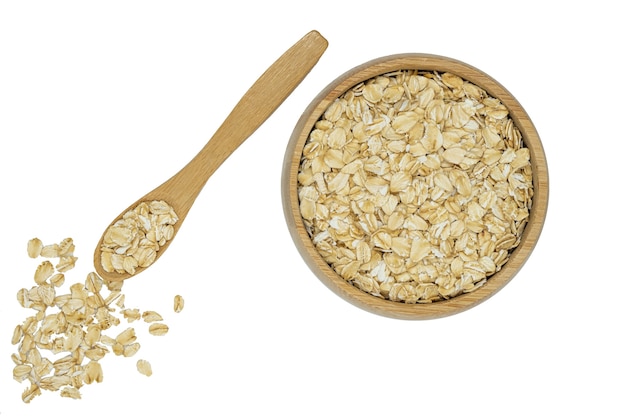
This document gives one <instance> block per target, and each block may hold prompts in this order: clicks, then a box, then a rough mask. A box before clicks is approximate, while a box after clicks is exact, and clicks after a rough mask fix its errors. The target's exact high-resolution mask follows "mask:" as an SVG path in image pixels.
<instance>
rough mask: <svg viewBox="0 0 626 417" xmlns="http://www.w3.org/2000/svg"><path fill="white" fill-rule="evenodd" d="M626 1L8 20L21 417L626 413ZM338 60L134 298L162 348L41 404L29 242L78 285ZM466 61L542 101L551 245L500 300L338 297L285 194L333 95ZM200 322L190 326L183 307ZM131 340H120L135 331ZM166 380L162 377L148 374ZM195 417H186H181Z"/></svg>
mask: <svg viewBox="0 0 626 417" xmlns="http://www.w3.org/2000/svg"><path fill="white" fill-rule="evenodd" d="M616 4H617V3H616V2H610V1H605V0H597V1H594V2H591V3H590V2H582V1H572V2H556V1H545V0H544V1H524V2H504V1H481V2H467V1H454V0H449V1H446V2H437V1H428V2H425V1H413V0H412V1H403V0H398V1H393V2H385V1H345V2H341V1H337V0H333V1H327V0H318V1H316V2H309V3H302V4H299V3H297V2H277V1H259V2H256V1H255V2H253V1H248V2H245V1H237V0H231V1H225V2H220V3H217V2H215V3H214V2H209V1H204V2H200V1H196V2H192V1H177V2H173V1H172V2H166V1H132V0H130V1H107V2H87V1H39V2H37V1H2V2H0V181H1V182H0V184H1V190H0V192H1V194H0V195H1V197H0V198H1V199H2V204H0V219H1V220H2V227H1V229H0V233H1V236H2V237H1V238H0V257H1V261H2V262H1V265H2V272H1V275H2V276H1V278H0V280H1V282H2V290H0V387H1V388H0V417H5V416H6V417H14V416H30V415H43V413H48V415H50V414H49V413H53V414H56V413H68V414H71V415H87V414H86V413H89V415H93V416H105V415H106V416H109V415H122V416H125V415H133V414H135V413H141V414H143V415H151V414H153V413H158V414H155V415H174V413H184V414H186V415H219V416H231V415H232V416H242V415H274V416H309V415H311V416H319V415H331V416H335V415H336V416H339V415H359V416H374V415H377V416H380V415H394V414H407V415H423V414H424V413H428V414H429V415H444V416H447V415H458V414H460V413H463V415H469V416H478V415H480V416H502V415H569V414H571V413H574V412H575V413H577V415H601V416H623V415H624V414H625V413H626V404H625V403H624V400H623V398H622V397H623V396H624V392H625V388H626V383H625V375H626V356H625V353H624V352H625V350H626V344H625V342H624V341H623V340H624V339H623V338H622V337H621V336H622V334H623V333H624V318H625V313H626V309H625V307H624V297H625V295H624V292H625V290H626V283H625V282H624V278H625V277H624V269H625V268H624V250H623V242H624V233H625V231H626V230H625V228H624V206H623V203H622V200H621V199H620V197H621V194H623V191H624V165H625V164H624V162H625V158H626V144H625V140H626V138H625V137H624V136H625V135H624V131H625V128H624V97H625V96H626V83H625V81H624V80H625V78H624V75H623V71H622V68H623V66H622V64H621V59H622V58H623V55H624V50H623V39H624V36H625V35H626V31H625V30H624V25H623V22H622V20H621V19H620V16H622V14H621V12H619V11H618V10H617V9H616V7H617V6H616ZM312 29H317V30H318V31H320V32H321V33H322V34H323V35H324V36H325V37H326V38H327V39H328V41H329V44H330V45H329V48H328V50H327V52H326V53H325V55H324V56H323V57H322V59H321V60H320V62H319V63H318V65H317V66H316V67H315V68H314V69H313V71H312V72H311V73H310V74H309V76H308V77H307V78H306V79H305V80H304V81H303V82H302V84H301V85H300V87H299V88H298V89H297V90H296V91H295V92H294V93H293V94H292V95H291V96H290V97H289V98H288V99H287V100H286V102H285V103H284V105H283V106H282V107H280V108H279V109H278V110H277V111H276V112H275V113H274V115H273V116H272V117H271V119H270V120H268V121H267V122H266V123H265V124H264V125H263V126H262V127H261V128H260V129H259V130H258V131H257V132H256V133H255V134H254V135H253V136H252V137H251V138H250V139H249V140H248V141H247V142H246V143H245V144H244V145H242V146H241V147H240V148H239V149H238V150H237V151H236V152H235V153H234V154H233V155H232V157H231V158H230V159H229V160H228V161H226V163H225V164H224V165H223V166H222V167H221V168H220V170H219V171H218V172H217V173H216V174H215V175H214V176H213V177H212V178H211V179H210V181H209V183H208V184H207V185H206V187H205V188H204V190H203V192H202V194H201V195H200V197H199V198H198V200H197V202H196V204H195V206H194V208H193V209H192V211H191V213H190V215H189V217H188V218H187V220H186V222H185V224H184V225H183V228H182V230H181V232H180V233H179V235H178V237H177V238H176V242H175V244H174V245H172V247H171V248H170V249H169V251H168V253H167V254H166V255H165V256H164V257H163V258H162V259H161V260H160V261H159V262H158V263H157V264H155V265H154V266H153V268H152V269H151V270H150V271H147V272H145V273H143V274H141V275H140V276H138V277H136V278H134V279H132V280H130V281H127V283H126V284H125V288H124V290H125V293H126V305H127V306H129V307H138V308H141V309H154V310H157V311H159V312H161V313H162V314H163V315H164V316H165V319H166V322H167V323H168V324H169V325H170V328H171V330H170V333H169V334H168V335H166V336H165V337H162V338H155V337H153V336H150V335H144V334H141V335H140V340H139V341H140V342H141V343H142V349H141V351H140V353H138V354H137V356H136V357H135V358H132V359H124V358H120V357H114V356H113V355H110V356H108V357H107V358H105V359H104V360H103V362H102V363H103V369H104V378H105V379H104V382H103V383H101V384H97V385H96V384H94V385H91V386H86V387H85V388H84V389H83V390H82V394H83V399H82V400H80V401H75V400H70V399H66V398H60V397H59V396H58V393H51V392H44V394H43V395H42V396H40V397H38V398H36V399H35V400H34V401H33V402H32V403H31V404H28V405H25V404H23V403H22V401H21V392H22V391H23V390H24V389H25V388H26V384H19V383H17V382H16V381H14V380H13V379H12V373H11V372H12V367H13V364H12V362H11V360H10V354H11V353H12V352H14V351H15V349H16V347H15V346H12V345H11V344H10V342H9V341H10V339H11V335H12V331H13V328H14V327H15V325H16V324H18V323H20V322H21V321H22V320H23V319H24V318H25V317H26V316H27V315H28V314H30V313H29V311H27V310H24V309H22V308H21V307H20V306H19V305H18V303H17V301H16V297H15V294H16V292H17V291H18V290H19V289H20V288H22V287H30V286H31V285H33V282H32V274H33V271H34V268H35V266H36V264H37V262H38V261H34V260H32V259H29V258H28V257H27V256H26V242H27V241H28V240H29V239H30V238H32V237H34V236H38V237H39V238H41V239H42V240H43V241H44V243H53V242H57V241H60V240H61V239H63V238H65V237H73V238H74V240H75V243H76V247H77V249H76V254H77V255H78V256H79V261H78V264H77V267H76V268H75V269H74V270H73V271H70V272H69V273H68V274H67V279H68V281H72V282H75V281H78V280H82V279H83V278H84V276H85V275H86V274H87V273H88V272H90V271H91V270H92V263H91V256H92V252H93V249H94V247H95V244H96V242H97V241H98V239H99V237H100V235H101V233H102V231H103V229H104V228H105V226H106V225H107V224H108V222H109V221H110V220H111V219H112V218H113V217H114V216H116V215H117V214H118V213H119V212H120V211H121V210H123V209H124V208H126V207H127V206H128V205H129V204H130V203H132V202H133V201H134V200H135V199H136V198H138V197H140V196H141V195H142V194H143V193H144V192H146V191H148V190H150V189H152V188H153V187H155V186H156V185H158V184H160V183H161V182H162V181H164V180H165V179H167V178H168V177H169V176H170V175H172V174H174V173H175V172H176V171H177V170H178V169H179V168H180V167H182V166H183V165H184V164H185V163H186V162H187V161H188V160H189V159H191V158H192V157H193V156H194V155H195V154H196V152H197V151H198V150H200V148H201V147H202V146H203V145H204V143H205V142H206V141H207V140H208V139H209V138H210V136H211V134H212V133H213V132H214V131H215V130H216V129H217V127H218V126H219V125H220V124H221V122H222V121H223V120H224V118H225V117H226V115H227V114H228V113H229V112H230V110H231V109H232V108H233V106H234V105H235V104H236V102H237V101H238V100H239V98H240V97H241V96H242V95H243V93H244V92H245V91H246V90H247V89H248V87H250V85H252V83H253V82H254V81H255V80H256V78H257V77H258V76H259V75H261V73H262V72H263V71H264V70H265V69H266V68H267V67H268V66H269V65H270V64H271V63H272V62H273V61H274V60H275V59H276V58H278V56H280V55H281V54H282V53H283V51H284V50H286V49H287V48H289V47H290V46H291V45H292V44H293V43H295V42H296V41H297V40H298V39H299V38H300V37H301V36H303V35H304V34H305V33H307V32H308V31H309V30H312ZM403 52H427V53H434V54H439V55H445V56H450V57H453V58H456V59H459V60H461V61H465V62H467V63H469V64H471V65H473V66H476V67H478V68H479V69H481V70H483V71H485V72H487V73H488V74H490V75H491V76H492V77H494V78H495V79H497V80H498V81H500V83H502V84H503V85H504V86H505V87H506V88H507V89H508V90H509V91H510V92H511V93H513V95H514V96H515V97H516V98H517V99H518V100H519V101H520V102H521V104H522V105H523V107H524V108H525V109H526V111H527V112H528V114H529V115H530V117H531V118H532V120H533V122H534V123H535V125H536V127H537V130H538V131H539V134H540V136H541V138H542V140H543V144H544V147H545V151H546V155H547V159H548V164H549V174H550V203H549V210H548V217H547V221H546V224H545V227H544V230H543V234H542V236H541V239H540V242H539V244H538V245H537V247H536V249H535V251H534V252H533V254H532V256H531V258H530V259H529V261H528V262H527V264H526V265H525V267H524V268H523V270H522V271H521V272H520V273H519V274H518V275H517V276H516V278H515V279H514V280H513V281H512V282H511V283H510V284H509V285H508V286H507V287H505V288H504V289H503V290H502V291H501V292H500V293H498V294H497V295H496V296H495V297H493V298H492V299H490V300H488V301H487V302H485V303H483V304H481V305H479V306H478V307H476V308H474V309H472V310H469V311H467V312H464V313H461V314H459V315H456V316H452V317H448V318H444V319H438V320H432V321H401V320H394V319H388V318H383V317H379V316H376V315H373V314H370V313H367V312H364V311H362V310H360V309H358V308H356V307H353V306H352V305H350V304H348V303H347V302H345V301H343V300H342V299H340V298H338V297H337V296H336V295H334V294H333V293H331V292H330V291H329V290H328V289H326V287H324V286H323V285H322V284H321V283H320V282H319V281H318V280H317V278H315V276H314V275H313V274H312V273H311V272H310V271H309V270H308V269H307V267H306V266H305V265H304V262H303V261H302V260H301V258H300V257H299V254H298V253H297V251H296V249H295V247H294V246H293V243H292V241H291V237H290V235H289V232H288V230H287V227H286V225H285V222H284V217H283V212H282V205H281V194H280V179H281V168H282V161H283V154H284V149H285V146H286V144H287V141H288V139H289V137H290V135H291V132H292V130H293V127H294V125H295V123H296V121H297V119H298V118H299V117H300V114H301V113H302V112H303V110H304V109H305V107H306V106H307V105H308V104H309V102H310V101H311V100H312V99H313V98H314V97H315V95H316V94H317V93H318V92H319V91H320V90H321V89H323V88H324V87H325V86H326V85H327V84H328V83H330V82H331V81H332V80H333V79H335V78H336V77H337V76H339V75H340V74H342V73H343V72H344V71H346V70H348V69H350V68H352V67H354V66H356V65H359V64H361V63H363V62H365V61H368V60H370V59H373V58H376V57H379V56H384V55H389V54H394V53H403ZM177 293H178V294H181V295H183V296H184V297H185V299H186V308H185V310H184V311H183V312H182V313H180V314H174V313H173V311H172V308H171V304H172V298H173V296H174V295H175V294H177ZM122 328H123V327H120V328H119V330H120V331H121V329H122ZM138 357H143V358H146V359H148V360H150V361H151V362H152V365H153V370H154V375H153V376H152V377H150V378H146V377H144V376H142V375H140V374H139V373H137V372H136V371H135V368H134V365H135V359H137V358H138ZM176 415H178V414H176Z"/></svg>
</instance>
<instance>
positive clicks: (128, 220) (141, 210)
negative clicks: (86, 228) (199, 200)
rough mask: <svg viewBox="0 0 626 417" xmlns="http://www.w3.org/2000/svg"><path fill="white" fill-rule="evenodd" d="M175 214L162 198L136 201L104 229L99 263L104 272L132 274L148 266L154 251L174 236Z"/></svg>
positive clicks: (176, 219)
mask: <svg viewBox="0 0 626 417" xmlns="http://www.w3.org/2000/svg"><path fill="white" fill-rule="evenodd" d="M177 221H178V216H177V215H176V213H175V212H174V209H173V208H172V207H170V206H169V205H168V204H167V203H166V202H165V201H149V202H142V203H140V204H138V205H137V206H136V207H135V208H133V209H132V210H129V211H128V212H126V213H125V214H124V215H123V216H122V218H121V219H120V220H118V221H117V222H115V223H114V224H113V225H111V226H110V227H109V228H108V229H107V230H106V232H105V234H104V238H103V241H102V246H101V249H102V256H101V259H100V262H101V264H102V267H103V269H104V270H105V271H107V272H117V273H120V274H122V273H128V274H131V275H134V274H135V273H136V269H137V268H138V267H139V268H145V267H148V266H150V265H151V264H152V263H153V262H154V261H155V259H156V253H157V252H158V251H159V249H160V248H161V247H162V246H163V245H165V244H166V243H167V242H168V241H169V240H170V239H172V237H173V236H174V225H175V224H176V222H177Z"/></svg>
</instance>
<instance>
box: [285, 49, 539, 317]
mask: <svg viewBox="0 0 626 417" xmlns="http://www.w3.org/2000/svg"><path fill="white" fill-rule="evenodd" d="M455 70H457V71H455ZM472 71H474V72H472ZM468 75H469V77H467V76H468ZM472 77H474V78H476V79H477V80H479V81H481V82H482V83H477V82H473V81H472V80H471V78H472ZM468 78H470V79H468ZM485 83H486V85H485ZM479 84H480V85H479ZM486 87H491V89H492V90H494V91H495V92H496V93H497V94H494V93H491V92H488V89H487V88H486ZM496 87H498V88H496ZM502 97H504V99H503V98H502ZM507 101H508V104H509V106H507V104H506V103H505V102H507ZM511 104H513V105H514V106H511ZM512 109H513V110H514V112H513V111H512ZM522 112H523V110H522V109H521V106H519V105H517V104H516V102H514V99H513V98H512V96H510V95H508V94H507V93H506V90H503V89H500V87H499V85H498V84H497V83H495V81H492V80H491V79H489V78H488V77H486V76H485V75H484V74H482V73H479V72H477V70H475V69H473V68H471V67H469V66H465V65H464V64H462V63H459V62H458V61H453V60H449V59H447V58H442V57H433V56H424V55H403V56H392V57H388V58H386V59H382V60H377V61H374V62H373V63H370V64H366V65H364V66H362V67H358V68H356V69H355V70H353V71H352V72H349V73H347V75H344V76H343V77H342V78H340V79H339V80H337V81H336V83H334V84H332V85H331V86H329V88H328V89H327V90H325V92H323V93H322V94H321V95H320V96H319V97H318V99H317V100H316V101H314V103H312V106H310V107H309V109H307V111H306V112H305V114H304V115H303V118H302V119H301V120H300V122H299V124H298V126H297V127H296V130H295V131H294V135H293V136H292V140H291V142H290V147H289V148H288V152H287V157H286V160H285V170H284V178H285V177H286V178H287V180H285V181H284V183H283V191H284V193H283V197H284V200H286V202H285V209H286V215H287V220H288V223H289V224H290V226H291V227H290V230H291V231H292V236H293V237H294V240H295V241H296V244H297V246H298V247H299V249H300V251H301V253H303V256H304V257H305V259H307V261H309V262H308V263H309V265H310V266H312V268H313V270H314V271H315V272H316V274H317V275H318V276H320V277H321V278H322V281H324V282H325V283H326V284H327V285H329V286H330V287H331V289H333V290H335V291H336V292H337V293H339V294H340V295H342V296H344V297H347V298H350V301H353V302H355V303H356V304H357V305H358V304H361V303H365V304H367V307H370V305H371V303H375V304H376V305H377V307H376V308H374V310H379V307H380V308H382V309H386V308H392V309H397V307H395V306H394V307H388V306H390V304H389V302H393V303H394V304H403V306H402V307H399V308H400V309H404V310H406V309H407V308H408V309H409V310H406V311H409V312H410V313H408V316H412V315H413V311H418V312H420V313H418V315H421V312H423V311H426V312H427V313H425V315H426V316H432V315H433V312H432V311H430V312H429V310H428V308H422V309H421V310H420V306H422V305H426V304H431V305H434V304H441V303H444V302H445V301H450V300H452V299H455V298H459V297H460V296H462V295H466V294H469V293H473V292H476V291H478V290H479V289H480V288H482V287H485V286H486V284H487V283H488V282H489V280H490V277H492V276H495V275H496V274H499V273H500V271H502V270H503V268H504V266H505V265H506V264H507V263H508V262H509V261H510V259H511V257H512V255H513V253H514V252H515V249H516V248H518V247H519V246H520V245H521V244H522V241H523V239H524V236H525V234H524V232H525V229H526V228H527V225H528V223H529V221H530V220H531V213H533V211H534V208H533V205H534V204H535V201H534V200H535V199H536V191H537V190H536V189H537V187H536V185H535V182H536V181H537V180H538V179H541V181H543V182H544V183H542V184H541V186H540V191H541V192H540V194H539V201H540V203H541V204H540V209H539V210H540V211H542V212H543V214H545V206H546V200H547V170H546V169H545V167H544V165H545V157H543V151H542V149H541V145H540V142H539V139H538V136H537V135H536V133H535V132H534V129H533V130H532V132H531V128H532V124H530V123H529V121H528V122H527V123H526V124H525V125H523V126H522V129H520V127H519V126H518V125H519V120H520V118H519V116H520V115H521V114H522ZM513 113H516V114H513ZM516 120H517V122H516ZM524 120H528V119H527V117H526V118H524ZM529 132H530V135H529V138H528V140H527V138H526V136H527V134H529ZM527 142H531V145H530V146H528V144H527ZM533 154H534V156H535V157H537V160H538V161H539V163H540V164H541V166H540V167H539V168H538V169H537V170H536V171H537V172H535V167H536V166H537V161H535V160H534V158H533ZM541 161H543V162H541ZM544 179H545V181H544ZM544 186H546V187H545V192H544ZM543 217H544V215H541V213H540V215H539V217H538V221H539V226H540V225H541V224H542V223H543ZM539 229H540V227H539ZM534 233H535V234H536V233H537V230H535V231H534ZM535 239H536V237H535ZM535 239H533V240H532V241H531V242H529V244H530V246H531V247H532V246H534V240H535ZM323 264H326V266H324V265H323ZM519 266H521V265H520V264H519V263H516V264H515V266H514V267H513V269H517V268H518V267H519ZM512 272H513V271H512V270H511V271H510V272H507V273H506V274H503V275H506V276H507V279H506V280H504V281H507V282H508V279H510V278H512V275H513V274H512ZM339 280H341V281H343V282H344V283H346V284H348V285H349V286H351V287H352V288H353V289H357V290H358V291H359V292H361V293H363V294H367V295H368V296H369V298H363V297H361V296H360V295H358V294H357V293H355V292H354V291H353V289H348V288H347V287H346V286H344V285H343V283H339ZM500 284H501V285H498V286H497V289H499V288H500V287H501V286H502V285H503V284H504V282H501V283H500ZM492 287H493V286H492ZM495 288H496V287H493V288H492V289H490V290H489V291H488V292H484V293H483V294H481V295H479V298H480V299H483V298H485V297H486V295H487V294H492V293H493V292H494V290H495ZM353 296H356V297H357V300H355V299H354V297H353ZM374 298H376V299H379V300H381V301H383V302H386V303H383V304H380V301H372V300H370V299H374ZM472 300H475V298H473V299H472ZM410 305H413V306H412V307H411V306H410ZM437 308H442V305H440V306H439V307H437ZM370 310H371V309H370ZM376 312H380V311H376ZM435 313H436V314H434V315H435V316H438V315H441V314H440V313H439V312H435ZM383 314H384V313H383ZM392 315H394V316H397V315H398V314H396V312H394V313H393V314H392ZM399 316H405V314H399Z"/></svg>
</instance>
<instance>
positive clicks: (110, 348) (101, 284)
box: [11, 238, 184, 403]
mask: <svg viewBox="0 0 626 417" xmlns="http://www.w3.org/2000/svg"><path fill="white" fill-rule="evenodd" d="M74 249H75V246H74V242H73V240H72V239H71V238H67V239H64V240H63V241H61V242H60V243H54V244H50V245H44V244H43V243H42V242H41V240H39V239H37V238H34V239H31V240H30V241H29V242H28V247H27V250H28V255H29V256H30V257H31V258H39V257H43V258H45V260H43V261H42V262H41V263H39V265H38V266H37V268H36V270H35V273H34V283H35V285H34V286H32V287H30V288H22V289H20V290H19V291H18V293H17V300H18V302H19V303H20V305H21V306H22V307H24V308H26V309H29V310H31V311H32V312H33V313H32V315H30V316H28V317H27V318H26V319H25V320H24V321H23V322H22V323H21V324H18V325H17V326H16V327H15V330H14V332H13V337H12V341H11V342H12V344H13V345H16V346H17V352H16V353H13V354H12V355H11V358H12V360H13V362H14V364H15V366H14V368H13V378H14V379H15V380H16V381H18V382H25V383H28V387H27V388H26V389H25V391H24V392H23V394H22V400H23V401H24V402H26V403H28V402H30V401H31V400H32V399H33V398H35V397H36V396H38V395H41V393H42V390H47V391H58V392H59V393H60V395H61V396H62V397H69V398H75V399H79V398H81V394H80V389H81V387H83V386H84V385H85V384H92V383H94V382H95V383H100V382H102V381H103V369H102V366H101V362H100V360H101V359H102V358H104V357H105V356H106V355H108V354H110V353H113V354H114V355H115V356H120V357H133V356H135V355H136V354H137V353H138V352H139V350H140V348H141V345H140V344H139V342H138V341H137V335H136V333H135V328H134V327H125V328H124V329H123V330H121V331H120V330H116V328H117V327H118V326H120V325H121V324H122V323H123V322H124V321H125V322H126V323H129V324H130V323H133V322H135V321H137V322H144V323H145V325H146V326H148V330H149V333H150V334H152V335H155V336H162V335H165V334H166V333H167V332H168V330H169V327H168V326H167V324H165V323H164V322H163V317H162V316H161V315H160V314H159V313H157V312H155V311H150V310H145V311H140V310H139V309H137V308H128V307H126V306H125V295H124V294H123V293H122V285H123V281H119V282H106V281H104V280H103V279H102V278H101V277H100V276H98V275H97V274H96V273H95V272H90V273H89V274H88V275H87V277H86V278H85V280H84V281H80V282H74V283H69V282H67V280H66V273H67V272H68V271H70V270H71V269H72V268H73V267H74V265H75V263H76V260H77V257H76V256H74ZM55 263H56V264H55ZM61 290H65V291H68V290H69V292H63V293H61ZM183 306H184V300H183V298H182V297H181V296H179V295H177V296H175V297H174V311H175V312H180V311H182V309H183ZM136 367H137V370H138V371H139V372H140V373H142V374H144V375H146V376H150V375H152V367H151V365H150V362H148V361H147V360H145V359H139V360H138V361H137V362H136Z"/></svg>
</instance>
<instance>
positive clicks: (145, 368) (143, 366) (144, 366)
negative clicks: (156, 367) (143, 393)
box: [137, 359, 152, 376]
mask: <svg viewBox="0 0 626 417" xmlns="http://www.w3.org/2000/svg"><path fill="white" fill-rule="evenodd" d="M137 370H138V371H139V373H140V374H143V375H145V376H151V375H152V365H150V362H148V361H147V360H145V359H139V360H138V361H137Z"/></svg>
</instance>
